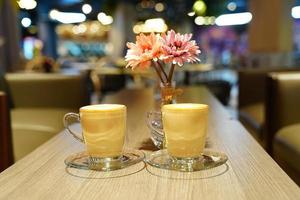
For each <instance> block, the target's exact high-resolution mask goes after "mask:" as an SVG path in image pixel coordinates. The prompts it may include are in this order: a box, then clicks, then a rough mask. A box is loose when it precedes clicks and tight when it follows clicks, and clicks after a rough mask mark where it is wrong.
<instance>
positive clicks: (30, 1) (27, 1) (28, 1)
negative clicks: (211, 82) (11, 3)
mask: <svg viewBox="0 0 300 200" xmlns="http://www.w3.org/2000/svg"><path fill="white" fill-rule="evenodd" d="M17 3H18V5H19V7H20V8H22V9H26V10H32V9H34V8H35V7H36V6H37V2H36V1H35V0H20V1H17Z"/></svg>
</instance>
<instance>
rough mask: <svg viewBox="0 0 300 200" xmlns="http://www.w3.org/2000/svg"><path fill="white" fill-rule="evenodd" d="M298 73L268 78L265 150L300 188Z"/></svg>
mask: <svg viewBox="0 0 300 200" xmlns="http://www.w3.org/2000/svg"><path fill="white" fill-rule="evenodd" d="M299 91H300V72H281V73H271V74H269V76H268V78H267V96H266V123H265V125H266V127H265V140H266V149H267V151H268V152H269V153H270V154H271V155H272V156H273V157H274V159H275V160H276V161H277V162H278V163H279V164H280V165H281V167H282V168H283V169H284V170H285V171H286V172H287V173H288V174H289V175H290V176H291V178H292V179H293V180H294V181H295V182H297V183H298V184H299V185H300V92H299Z"/></svg>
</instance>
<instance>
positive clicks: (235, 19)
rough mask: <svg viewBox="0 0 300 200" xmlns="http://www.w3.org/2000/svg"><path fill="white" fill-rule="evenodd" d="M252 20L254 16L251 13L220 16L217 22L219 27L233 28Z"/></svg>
mask: <svg viewBox="0 0 300 200" xmlns="http://www.w3.org/2000/svg"><path fill="white" fill-rule="evenodd" d="M251 20H252V14H251V13H250V12H244V13H233V14H224V15H220V16H219V17H217V19H216V21H215V22H216V24H217V25H218V26H231V25H242V24H247V23H249V22H250V21H251Z"/></svg>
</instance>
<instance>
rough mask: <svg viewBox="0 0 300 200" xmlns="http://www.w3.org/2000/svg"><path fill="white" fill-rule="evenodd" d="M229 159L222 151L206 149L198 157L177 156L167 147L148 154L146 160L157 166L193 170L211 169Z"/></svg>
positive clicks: (183, 170)
mask: <svg viewBox="0 0 300 200" xmlns="http://www.w3.org/2000/svg"><path fill="white" fill-rule="evenodd" d="M227 160H228V158H227V156H226V155H225V154H224V153H221V152H215V151H211V150H209V149H205V150H204V152H203V154H202V155H200V156H199V157H196V158H175V157H172V156H170V155H169V154H168V152H167V150H166V149H163V150H159V151H156V152H153V153H151V154H149V155H147V158H146V162H147V163H148V164H149V165H151V166H153V167H156V168H160V169H167V170H174V171H181V172H193V171H201V170H206V169H211V168H214V167H217V166H220V165H222V164H224V163H226V161H227Z"/></svg>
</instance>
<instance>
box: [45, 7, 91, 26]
mask: <svg viewBox="0 0 300 200" xmlns="http://www.w3.org/2000/svg"><path fill="white" fill-rule="evenodd" d="M49 16H50V18H51V19H52V20H56V21H59V22H61V23H64V24H73V23H80V22H84V21H85V20H86V16H85V15H84V14H82V13H72V12H60V11H58V10H51V11H50V12H49Z"/></svg>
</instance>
